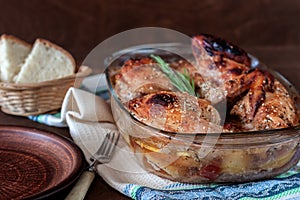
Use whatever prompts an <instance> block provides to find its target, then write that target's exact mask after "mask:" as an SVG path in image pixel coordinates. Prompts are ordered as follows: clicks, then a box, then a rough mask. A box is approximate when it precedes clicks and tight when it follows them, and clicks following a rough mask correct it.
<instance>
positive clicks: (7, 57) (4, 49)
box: [0, 34, 31, 82]
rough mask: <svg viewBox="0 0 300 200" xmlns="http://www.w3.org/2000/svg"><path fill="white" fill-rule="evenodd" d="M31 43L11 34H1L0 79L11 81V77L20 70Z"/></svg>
mask: <svg viewBox="0 0 300 200" xmlns="http://www.w3.org/2000/svg"><path fill="white" fill-rule="evenodd" d="M30 50H31V45H30V44H28V43H27V42H25V41H23V40H21V39H19V38H17V37H15V36H12V35H5V34H3V35H1V39H0V80H1V81H3V82H13V78H14V76H15V75H16V74H18V72H19V71H20V68H21V65H22V64H23V63H24V61H25V58H26V57H27V55H28V54H29V53H30Z"/></svg>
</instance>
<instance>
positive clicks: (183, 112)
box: [128, 91, 222, 133]
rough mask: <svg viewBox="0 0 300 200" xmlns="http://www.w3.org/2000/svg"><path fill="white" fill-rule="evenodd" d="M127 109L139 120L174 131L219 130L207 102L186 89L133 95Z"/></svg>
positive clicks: (213, 111)
mask: <svg viewBox="0 0 300 200" xmlns="http://www.w3.org/2000/svg"><path fill="white" fill-rule="evenodd" d="M128 110H129V112H131V113H132V114H133V116H134V117H135V118H136V119H138V120H139V121H141V122H143V123H145V124H147V125H150V126H153V127H155V128H158V129H162V130H165V131H171V132H177V133H210V132H217V131H218V132H220V131H221V130H222V127H220V126H219V123H220V116H219V113H218V112H217V110H216V109H215V108H214V107H213V106H211V104H210V102H208V101H206V100H203V99H199V98H197V97H195V96H191V95H189V94H187V93H181V92H171V91H160V92H155V93H151V94H148V95H144V96H141V97H137V98H135V99H132V100H130V101H129V103H128Z"/></svg>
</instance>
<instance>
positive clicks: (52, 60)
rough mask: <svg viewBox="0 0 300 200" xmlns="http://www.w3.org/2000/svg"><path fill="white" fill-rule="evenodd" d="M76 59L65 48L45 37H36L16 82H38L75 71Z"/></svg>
mask: <svg viewBox="0 0 300 200" xmlns="http://www.w3.org/2000/svg"><path fill="white" fill-rule="evenodd" d="M75 67H76V64H75V60H74V58H73V57H72V55H71V54H70V53H68V52H67V51H66V50H64V49H63V48H61V47H59V46H57V45H56V44H53V43H51V42H50V41H48V40H45V39H36V41H35V42H34V44H33V47H32V50H31V52H30V53H29V55H28V56H27V58H26V60H25V63H24V64H23V65H22V66H21V70H20V72H19V74H18V75H17V76H16V77H15V79H14V80H15V82H16V83H38V82H43V81H48V80H53V79H58V78H62V77H65V76H68V75H71V74H73V73H75Z"/></svg>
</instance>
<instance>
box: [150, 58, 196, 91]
mask: <svg viewBox="0 0 300 200" xmlns="http://www.w3.org/2000/svg"><path fill="white" fill-rule="evenodd" d="M150 57H151V58H153V59H154V60H155V61H156V62H157V63H158V64H159V66H160V67H161V70H162V71H163V72H164V73H165V74H166V75H167V77H168V78H169V79H170V80H171V82H172V84H173V85H174V86H175V87H177V89H178V90H179V91H181V92H187V93H188V94H190V95H193V96H197V95H196V92H195V82H194V80H193V79H191V77H190V75H189V74H188V72H187V70H186V69H185V71H184V73H183V74H182V73H180V72H178V71H175V70H173V69H172V68H170V67H169V64H168V63H166V62H165V61H164V60H163V59H162V58H161V57H159V56H156V55H153V54H152V55H150Z"/></svg>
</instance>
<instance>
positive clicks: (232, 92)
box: [192, 35, 274, 119]
mask: <svg viewBox="0 0 300 200" xmlns="http://www.w3.org/2000/svg"><path fill="white" fill-rule="evenodd" d="M192 45H193V53H194V56H195V58H196V59H197V60H198V62H199V63H200V68H206V69H205V70H206V71H210V72H209V73H208V74H214V73H215V74H216V75H215V76H213V78H215V79H216V81H218V82H219V84H224V87H225V88H224V89H225V91H226V96H227V98H228V100H229V101H233V100H235V99H236V98H237V97H239V96H240V95H241V94H243V93H244V92H246V91H249V93H250V94H251V98H250V101H249V104H250V105H251V106H250V107H249V109H250V112H248V118H251V119H252V118H253V117H254V116H255V114H256V112H257V110H258V108H259V106H260V105H261V104H262V102H263V101H264V99H265V94H266V92H268V91H272V89H273V84H274V78H273V76H272V75H271V74H269V73H268V72H266V71H263V70H261V69H251V68H250V64H251V61H250V58H249V56H248V54H247V53H246V52H245V51H244V50H242V49H241V48H239V47H237V46H236V45H233V44H231V43H229V42H227V41H225V40H223V39H221V38H217V37H214V36H212V35H199V36H196V37H194V38H193V40H192ZM207 57H208V58H209V59H203V58H207ZM219 73H220V74H219ZM220 79H221V81H222V82H221V83H220Z"/></svg>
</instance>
